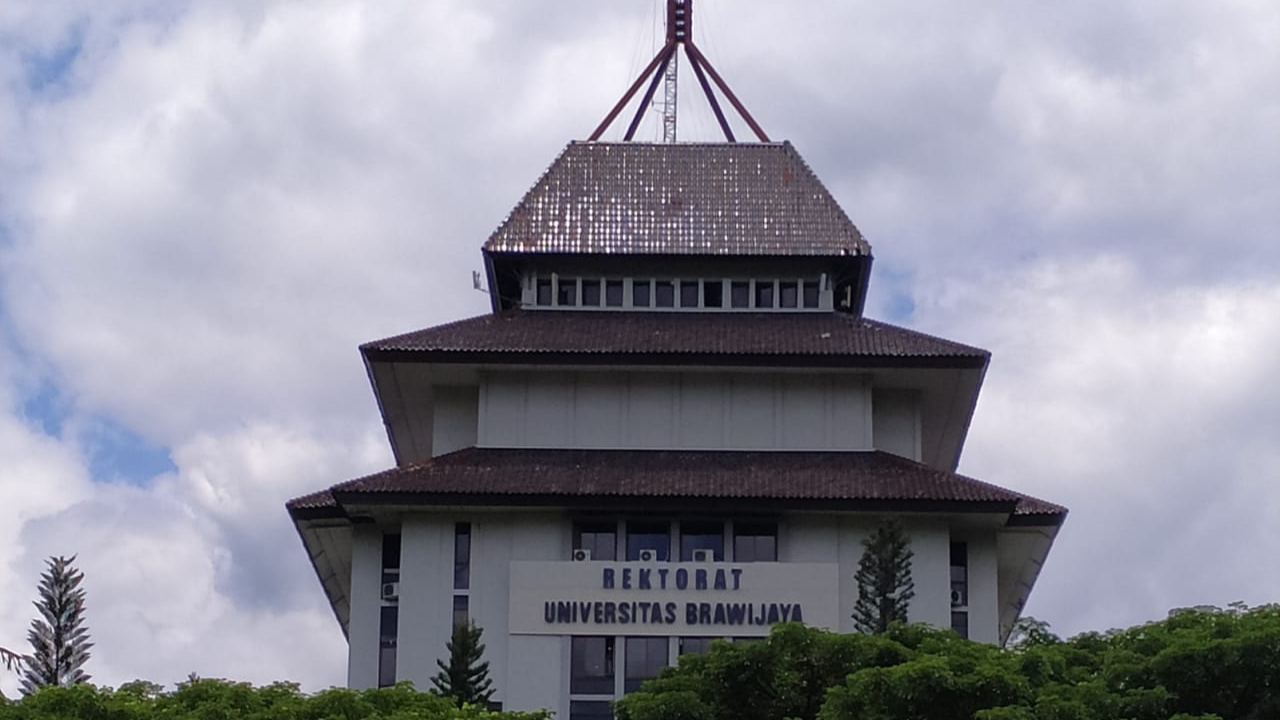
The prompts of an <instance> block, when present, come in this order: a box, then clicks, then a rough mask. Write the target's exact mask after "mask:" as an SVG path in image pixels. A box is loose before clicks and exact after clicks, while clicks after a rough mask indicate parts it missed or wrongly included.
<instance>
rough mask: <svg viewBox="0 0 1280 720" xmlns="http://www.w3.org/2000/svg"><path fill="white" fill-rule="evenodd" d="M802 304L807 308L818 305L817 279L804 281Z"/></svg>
mask: <svg viewBox="0 0 1280 720" xmlns="http://www.w3.org/2000/svg"><path fill="white" fill-rule="evenodd" d="M804 306H805V307H807V308H816V307H818V281H817V280H805V281H804Z"/></svg>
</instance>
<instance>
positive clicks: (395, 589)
mask: <svg viewBox="0 0 1280 720" xmlns="http://www.w3.org/2000/svg"><path fill="white" fill-rule="evenodd" d="M382 599H383V600H392V601H394V600H399V599H400V583H398V582H389V583H382Z"/></svg>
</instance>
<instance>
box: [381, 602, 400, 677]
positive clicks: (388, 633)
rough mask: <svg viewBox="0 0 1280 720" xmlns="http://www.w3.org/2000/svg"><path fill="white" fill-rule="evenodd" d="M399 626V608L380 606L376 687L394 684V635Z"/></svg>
mask: <svg viewBox="0 0 1280 720" xmlns="http://www.w3.org/2000/svg"><path fill="white" fill-rule="evenodd" d="M399 626H400V608H399V607H398V606H396V605H384V606H382V617H381V618H379V622H378V687H391V686H392V685H395V684H396V635H397V634H398V632H399Z"/></svg>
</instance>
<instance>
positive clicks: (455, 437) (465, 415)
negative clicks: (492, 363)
mask: <svg viewBox="0 0 1280 720" xmlns="http://www.w3.org/2000/svg"><path fill="white" fill-rule="evenodd" d="M434 390H435V392H434V395H435V406H434V408H433V411H432V414H433V420H432V423H431V456H432V457H436V456H439V455H444V454H445V453H451V452H453V451H454V450H461V449H462V448H468V447H473V446H475V444H476V438H477V437H478V435H477V433H478V427H479V422H480V421H479V412H480V407H479V406H480V388H478V387H476V386H474V385H472V386H465V385H459V386H450V385H444V386H439V385H438V386H436V387H435V389H434Z"/></svg>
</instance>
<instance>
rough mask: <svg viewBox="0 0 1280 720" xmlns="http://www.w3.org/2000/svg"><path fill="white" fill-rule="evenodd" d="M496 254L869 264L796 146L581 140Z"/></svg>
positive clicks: (517, 212) (517, 214) (531, 196)
mask: <svg viewBox="0 0 1280 720" xmlns="http://www.w3.org/2000/svg"><path fill="white" fill-rule="evenodd" d="M484 248H485V250H487V251H491V252H500V253H501V252H514V253H629V254H679V255H867V254H870V252H871V247H870V246H869V245H868V244H867V241H866V240H865V239H864V238H863V237H862V233H860V232H858V229H857V228H856V227H854V225H853V223H852V222H850V220H849V217H848V216H847V215H845V212H844V210H842V209H841V208H840V206H839V204H837V203H836V201H835V199H834V198H832V197H831V193H830V192H828V191H827V189H826V187H824V186H823V184H822V182H821V181H820V180H818V178H817V176H815V175H814V174H813V171H812V170H810V169H809V166H808V165H807V164H805V161H804V160H803V159H802V158H801V157H800V155H799V154H798V153H796V151H795V148H793V147H792V146H791V144H790V143H765V144H752V143H706V144H703V143H658V144H648V143H631V142H628V143H578V142H575V143H570V144H569V146H568V147H567V148H565V150H564V152H562V153H560V156H559V157H557V158H556V159H555V161H554V162H552V163H551V167H549V168H548V169H547V171H546V173H544V174H543V175H542V177H541V178H539V179H538V181H537V183H536V184H534V186H533V188H532V189H530V190H529V192H528V193H527V194H526V195H525V196H524V198H523V199H522V200H521V201H520V203H519V204H518V205H516V207H515V209H514V210H512V211H511V214H510V215H509V216H507V219H506V220H505V221H503V223H502V225H500V226H499V227H498V229H497V231H496V232H494V234H493V235H492V236H491V237H490V238H489V240H488V242H486V243H485V245H484Z"/></svg>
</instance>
